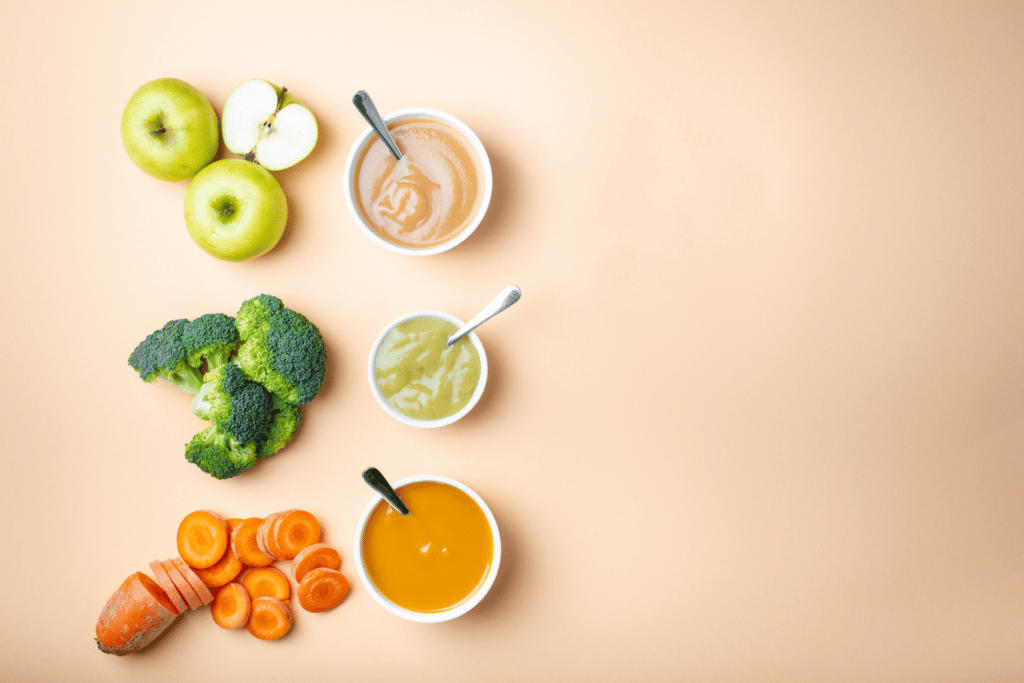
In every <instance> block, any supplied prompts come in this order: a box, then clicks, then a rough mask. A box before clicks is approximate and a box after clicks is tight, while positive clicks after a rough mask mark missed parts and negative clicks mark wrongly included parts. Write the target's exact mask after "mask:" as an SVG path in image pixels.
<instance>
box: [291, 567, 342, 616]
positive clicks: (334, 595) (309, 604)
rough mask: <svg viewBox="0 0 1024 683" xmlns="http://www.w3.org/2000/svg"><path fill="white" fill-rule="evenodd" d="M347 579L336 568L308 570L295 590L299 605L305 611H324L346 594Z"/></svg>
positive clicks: (332, 606) (336, 604)
mask: <svg viewBox="0 0 1024 683" xmlns="http://www.w3.org/2000/svg"><path fill="white" fill-rule="evenodd" d="M348 588H349V586H348V579H346V578H345V575H344V574H342V573H341V572H339V571H338V570H337V569H331V568H329V567H318V568H316V569H313V570H311V571H309V572H308V573H307V574H306V575H305V576H304V577H303V579H302V581H301V582H300V583H299V588H298V590H297V591H296V593H297V594H298V597H299V605H301V606H302V609H304V610H306V611H307V612H326V611H327V610H329V609H334V608H335V607H337V606H338V605H340V604H341V601H342V600H344V599H345V597H346V596H348Z"/></svg>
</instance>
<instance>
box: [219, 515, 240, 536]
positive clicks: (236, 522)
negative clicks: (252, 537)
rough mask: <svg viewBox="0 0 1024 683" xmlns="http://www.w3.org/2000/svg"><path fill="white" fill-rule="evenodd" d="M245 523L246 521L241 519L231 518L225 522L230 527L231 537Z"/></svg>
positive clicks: (229, 533)
mask: <svg viewBox="0 0 1024 683" xmlns="http://www.w3.org/2000/svg"><path fill="white" fill-rule="evenodd" d="M244 521H245V520H244V519H242V518H241V517H230V518H228V519H225V520H224V522H225V523H226V524H227V525H228V535H229V536H230V535H231V532H233V531H234V530H235V529H237V528H238V527H239V526H240V525H241V524H242V522H244Z"/></svg>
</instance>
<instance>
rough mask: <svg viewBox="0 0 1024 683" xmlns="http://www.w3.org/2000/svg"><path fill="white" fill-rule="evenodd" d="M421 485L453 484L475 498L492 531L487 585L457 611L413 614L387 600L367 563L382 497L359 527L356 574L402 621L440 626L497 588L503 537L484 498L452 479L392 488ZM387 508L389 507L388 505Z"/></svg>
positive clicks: (412, 479)
mask: <svg viewBox="0 0 1024 683" xmlns="http://www.w3.org/2000/svg"><path fill="white" fill-rule="evenodd" d="M420 481H436V482H439V483H442V484H450V485H451V486H454V487H455V488H457V489H459V490H460V491H462V492H464V493H465V494H466V495H468V496H469V497H470V498H472V499H473V501H474V502H475V503H476V504H477V505H479V506H480V509H481V510H483V512H484V516H485V517H486V518H487V523H488V525H490V527H491V538H492V539H493V546H494V556H493V557H492V558H491V568H490V570H489V571H488V572H487V577H486V578H485V579H484V581H483V583H481V584H480V587H479V588H477V590H476V592H475V593H473V595H471V596H470V597H469V598H467V599H466V600H464V601H462V602H461V603H459V604H458V605H456V606H455V607H452V608H451V609H448V610H444V611H443V612H414V611H412V610H408V609H405V608H404V607H399V606H398V605H396V604H395V603H393V602H391V601H390V600H388V599H387V598H386V597H384V594H383V593H381V592H380V591H379V590H377V586H375V585H374V583H373V581H372V580H371V579H370V576H369V574H368V573H367V571H366V564H365V563H364V562H363V533H364V531H365V530H366V523H367V521H369V519H370V514H371V513H372V512H373V510H374V508H376V507H377V505H378V504H379V503H380V502H382V501H383V500H384V499H383V498H381V497H380V496H379V495H378V496H374V499H373V500H371V501H370V504H369V505H367V506H366V510H364V511H363V516H362V517H361V518H360V519H359V526H358V527H356V541H355V545H354V546H353V555H355V558H356V572H357V573H358V574H359V579H360V580H361V581H362V582H363V586H364V587H365V588H366V590H367V592H368V593H369V594H370V595H372V596H373V599H374V600H376V601H377V602H378V603H379V604H380V605H381V606H382V607H384V609H386V610H387V611H389V612H391V613H392V614H395V615H397V616H400V617H402V618H403V619H408V620H409V621H417V622H420V623H424V624H436V623H438V622H442V621H450V620H452V619H454V618H456V617H459V616H462V615H463V614H465V613H466V612H468V611H469V610H471V609H473V608H474V607H476V606H477V605H478V604H480V601H481V600H483V599H484V596H485V595H487V592H488V591H489V590H490V589H491V586H492V585H494V579H495V577H497V575H498V565H499V564H501V536H500V535H499V534H498V523H497V522H496V521H494V515H493V514H492V513H491V509H490V508H489V507H487V503H485V502H484V500H483V498H481V497H480V496H479V495H478V494H477V492H476V491H474V490H473V489H471V488H469V487H468V486H466V485H465V484H463V483H462V482H459V481H456V480H454V479H450V478H448V477H439V476H434V475H423V476H418V477H408V478H406V479H402V480H401V481H398V482H394V483H392V486H393V487H394V489H395V490H396V491H397V490H399V489H401V488H402V487H403V486H405V485H406V484H414V483H416V482H420ZM384 504H385V505H387V503H384Z"/></svg>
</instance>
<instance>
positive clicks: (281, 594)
mask: <svg viewBox="0 0 1024 683" xmlns="http://www.w3.org/2000/svg"><path fill="white" fill-rule="evenodd" d="M241 583H242V585H243V586H245V590H246V591H248V592H249V597H250V598H252V599H253V600H255V599H256V598H262V597H264V596H267V597H271V598H276V599H278V600H281V601H284V600H287V599H288V598H290V597H291V593H292V586H291V584H290V583H288V577H287V576H285V575H284V573H283V572H282V571H281V570H280V569H278V568H276V567H256V568H254V569H250V570H249V571H247V572H246V573H245V574H244V575H243V576H242V580H241Z"/></svg>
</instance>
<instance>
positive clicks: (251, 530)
mask: <svg viewBox="0 0 1024 683" xmlns="http://www.w3.org/2000/svg"><path fill="white" fill-rule="evenodd" d="M261 524H263V518H262V517H250V518H248V519H246V520H245V521H243V522H242V523H241V524H240V525H239V526H238V527H237V528H235V530H234V531H232V532H231V550H232V551H234V553H235V556H236V557H237V558H238V560H239V562H241V563H242V564H244V565H245V566H247V567H266V566H268V565H270V564H273V562H274V558H272V557H270V556H269V555H267V554H266V553H264V552H263V551H262V550H260V547H259V544H258V543H257V542H256V534H257V533H258V532H259V529H260V525H261Z"/></svg>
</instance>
